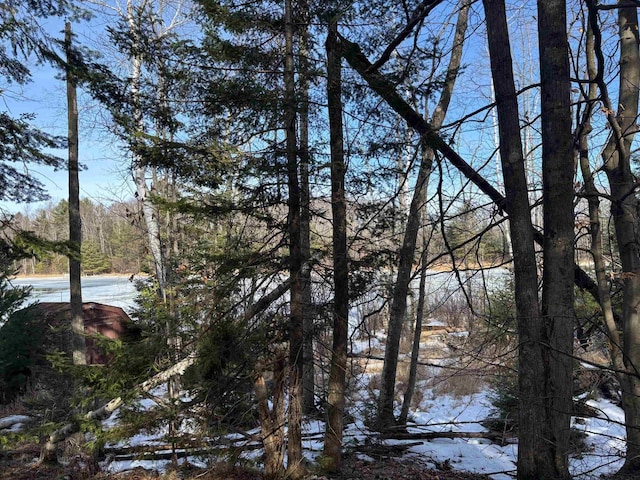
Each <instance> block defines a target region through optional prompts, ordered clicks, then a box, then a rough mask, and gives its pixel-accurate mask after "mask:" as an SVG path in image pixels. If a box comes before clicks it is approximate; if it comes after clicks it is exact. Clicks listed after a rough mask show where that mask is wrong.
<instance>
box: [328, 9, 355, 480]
mask: <svg viewBox="0 0 640 480" xmlns="http://www.w3.org/2000/svg"><path fill="white" fill-rule="evenodd" d="M336 31H337V25H336V23H335V21H332V22H331V23H330V24H329V34H328V36H327V42H326V48H327V100H328V106H329V134H330V144H331V212H332V218H333V282H334V301H333V343H332V350H331V368H330V370H329V384H328V387H327V388H328V395H327V403H328V419H327V429H326V432H325V439H324V457H325V458H324V467H325V468H326V469H327V470H328V471H330V472H339V471H340V469H341V467H342V430H343V426H344V404H345V389H346V370H347V336H348V318H349V264H348V252H347V202H346V198H345V183H344V177H345V173H346V165H345V161H344V143H343V142H344V133H343V125H342V114H343V111H342V98H341V97H342V65H341V63H342V57H341V56H340V54H339V52H338V51H337V49H336V40H337V36H336Z"/></svg>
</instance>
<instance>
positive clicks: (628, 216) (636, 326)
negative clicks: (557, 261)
mask: <svg viewBox="0 0 640 480" xmlns="http://www.w3.org/2000/svg"><path fill="white" fill-rule="evenodd" d="M617 6H618V27H619V32H618V34H619V39H620V62H619V65H620V73H619V85H618V102H617V105H618V106H619V107H618V111H617V112H615V111H614V108H615V107H614V104H613V102H612V101H611V98H610V96H609V93H608V88H607V85H606V83H605V78H604V67H605V57H604V54H603V51H602V35H601V32H600V26H599V19H598V10H599V9H598V4H597V2H593V1H587V7H588V10H589V29H590V33H591V35H593V38H592V39H588V40H590V43H589V44H588V46H587V55H588V59H587V60H588V61H589V62H590V63H589V71H590V79H591V80H593V81H595V82H596V84H597V85H598V88H599V90H600V99H601V102H602V104H603V111H604V112H605V114H606V117H607V122H608V124H609V127H610V129H611V134H610V137H609V140H608V142H607V144H606V146H605V148H604V150H603V152H602V160H603V169H604V171H605V173H606V176H607V179H608V183H609V188H610V190H611V204H612V205H611V213H612V216H613V223H614V226H615V238H616V244H617V246H618V250H619V254H620V263H621V267H622V272H621V273H620V275H619V276H620V281H621V283H622V286H623V289H622V298H623V299H622V312H621V319H620V322H621V325H617V324H616V322H615V319H614V316H613V313H612V307H611V301H610V298H609V295H608V282H607V278H606V276H605V272H604V268H605V266H604V262H603V261H602V248H601V246H600V242H601V239H600V229H599V220H598V215H599V212H598V202H597V195H596V191H595V186H594V184H593V178H592V175H590V174H589V173H588V172H587V175H586V176H585V191H586V192H587V193H588V194H589V196H588V198H589V202H590V203H589V207H590V219H591V229H592V232H591V234H592V249H593V254H594V258H595V262H596V263H595V265H596V275H597V278H598V284H599V288H600V290H601V294H602V297H603V300H604V302H602V304H603V312H604V318H605V325H606V327H607V330H608V334H609V337H610V339H611V350H610V351H611V356H612V362H613V366H614V368H615V370H616V373H617V377H618V379H619V381H620V386H621V389H622V408H623V410H624V412H625V425H626V432H627V451H626V457H625V463H624V465H623V467H622V469H621V470H620V474H621V475H630V476H634V475H637V474H638V472H640V379H639V377H638V368H639V366H640V312H638V304H639V303H640V246H639V243H638V237H637V233H636V231H637V228H638V225H640V218H639V214H638V204H639V201H638V197H637V195H636V189H637V179H636V176H635V175H634V174H633V172H632V170H631V144H632V142H633V139H634V136H635V134H636V132H637V128H638V127H637V121H638V85H639V82H640V52H639V50H638V13H637V2H633V1H631V0H620V1H619V2H618V4H617ZM594 57H595V58H594ZM590 95H591V96H593V92H591V93H590ZM588 127H589V125H588V124H585V126H584V127H583V130H584V131H585V133H584V135H586V134H587V133H589V132H588ZM584 135H583V136H584ZM580 145H581V147H582V148H581V150H582V152H584V151H585V150H586V148H587V144H586V140H585V141H583V142H581V144H580ZM582 152H581V153H582ZM582 155H583V156H584V153H583V154H582ZM581 160H582V157H581ZM583 163H585V160H582V162H581V165H582V164H583ZM583 171H584V168H583Z"/></svg>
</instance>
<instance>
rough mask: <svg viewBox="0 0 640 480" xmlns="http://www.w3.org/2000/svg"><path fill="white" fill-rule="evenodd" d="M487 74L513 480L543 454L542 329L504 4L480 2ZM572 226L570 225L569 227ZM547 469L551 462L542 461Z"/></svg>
mask: <svg viewBox="0 0 640 480" xmlns="http://www.w3.org/2000/svg"><path fill="white" fill-rule="evenodd" d="M483 3H484V10H485V17H486V21H487V39H488V44H489V56H490V59H491V72H492V76H493V83H494V85H495V89H496V90H495V92H496V109H497V112H498V127H499V139H500V159H501V163H502V175H503V178H504V188H505V194H506V203H507V206H508V207H507V208H508V211H509V229H510V233H511V241H512V245H513V254H514V255H513V258H514V281H515V299H516V317H517V327H518V335H519V342H520V343H519V351H518V390H519V392H518V394H519V402H520V405H519V423H518V425H519V427H518V428H519V444H518V478H519V479H528V478H554V477H552V476H550V477H542V476H541V477H538V476H537V473H538V472H543V471H544V470H542V469H541V468H542V467H543V465H542V464H543V463H544V460H543V459H544V454H545V452H546V451H547V446H546V444H545V434H544V431H543V430H544V423H545V422H546V421H547V418H546V410H545V406H544V404H543V400H542V398H541V394H542V395H543V394H544V393H543V392H544V371H543V369H542V366H543V353H542V345H541V331H542V328H543V324H542V319H541V315H540V313H541V312H540V304H539V301H538V289H537V284H538V276H537V268H536V257H535V249H534V246H535V244H534V236H533V226H532V223H531V213H530V206H529V196H528V186H527V176H526V169H525V159H524V154H523V149H522V140H521V137H520V119H519V113H518V102H517V97H516V89H515V81H514V77H513V62H512V60H511V51H510V48H511V47H510V40H509V31H508V25H507V17H506V9H505V3H504V0H484V2H483ZM571 224H572V225H573V222H571ZM546 460H547V462H548V463H549V464H552V463H553V462H551V461H549V460H551V459H550V458H547V459H546Z"/></svg>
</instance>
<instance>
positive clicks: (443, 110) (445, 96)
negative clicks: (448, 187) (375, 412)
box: [399, 0, 470, 425]
mask: <svg viewBox="0 0 640 480" xmlns="http://www.w3.org/2000/svg"><path fill="white" fill-rule="evenodd" d="M469 7H470V0H463V1H462V5H461V8H460V11H459V12H458V20H457V23H456V30H455V37H454V39H453V48H452V50H451V57H450V59H449V65H448V67H447V75H446V77H445V84H444V86H443V88H442V93H441V94H440V100H439V101H438V105H437V106H436V108H435V110H434V112H433V117H432V119H431V125H432V126H433V128H434V129H439V128H440V127H441V126H442V123H443V122H444V118H445V116H446V114H447V110H448V108H449V103H450V101H451V96H452V94H453V88H454V86H455V82H456V79H457V78H458V70H459V69H460V63H461V61H462V51H463V46H464V40H465V35H466V31H467V23H468V22H467V20H468V18H469ZM421 147H422V150H423V151H422V155H423V157H428V158H423V160H422V161H423V162H425V161H426V162H428V163H432V162H433V158H434V151H433V150H432V149H431V148H429V146H428V145H426V143H424V142H423V143H422V145H421ZM430 174H431V172H430V171H429V173H428V176H427V178H426V180H425V184H424V186H423V188H422V190H421V192H420V195H421V200H420V202H419V203H420V211H419V212H418V213H417V215H422V218H423V222H422V223H423V224H424V221H425V220H426V202H427V186H428V183H429V176H430ZM426 249H427V244H426V242H424V243H423V252H422V261H421V267H420V287H419V288H420V290H419V293H418V307H417V312H416V325H415V330H414V338H413V346H412V349H411V364H410V366H409V379H408V382H407V390H406V391H405V395H404V400H403V402H402V409H401V410H400V418H399V423H400V424H401V425H404V424H406V423H407V416H408V415H409V407H410V405H411V399H412V398H413V392H414V390H415V383H416V378H417V370H418V356H419V352H420V337H421V330H422V317H423V314H424V304H425V284H426V274H427V265H428V262H427V252H426Z"/></svg>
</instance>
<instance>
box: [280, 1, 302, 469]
mask: <svg viewBox="0 0 640 480" xmlns="http://www.w3.org/2000/svg"><path fill="white" fill-rule="evenodd" d="M284 20H285V22H284V23H285V27H284V28H285V32H284V33H285V56H284V88H285V112H284V113H285V115H284V128H285V134H286V146H287V147H286V148H287V150H286V151H287V179H288V187H289V216H288V230H289V269H290V272H291V300H290V305H291V307H290V308H291V312H290V320H289V349H290V350H289V369H290V375H289V415H288V420H289V429H288V444H287V445H288V449H287V453H288V457H287V474H288V475H289V476H291V477H292V478H294V479H295V478H300V477H301V476H302V473H303V470H304V469H303V465H302V370H303V358H302V349H303V344H304V332H303V315H302V279H301V275H300V270H301V267H302V255H301V252H300V185H299V182H298V145H297V138H296V130H297V129H296V115H297V112H296V111H297V108H296V98H295V77H294V75H295V70H294V61H293V60H294V59H293V32H294V25H293V4H292V0H286V1H285V19H284Z"/></svg>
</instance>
